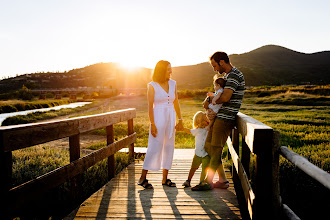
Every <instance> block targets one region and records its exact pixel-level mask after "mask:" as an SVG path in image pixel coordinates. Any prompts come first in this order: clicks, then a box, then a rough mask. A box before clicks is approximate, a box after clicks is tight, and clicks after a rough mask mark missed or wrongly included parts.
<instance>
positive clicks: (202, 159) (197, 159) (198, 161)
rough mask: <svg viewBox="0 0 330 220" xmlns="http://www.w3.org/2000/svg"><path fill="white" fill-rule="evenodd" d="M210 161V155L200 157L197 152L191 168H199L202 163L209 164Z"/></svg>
mask: <svg viewBox="0 0 330 220" xmlns="http://www.w3.org/2000/svg"><path fill="white" fill-rule="evenodd" d="M209 162H210V157H209V155H206V156H205V157H199V156H197V155H196V154H195V156H194V158H193V161H192V163H191V168H193V169H198V168H199V166H200V165H201V164H203V165H206V166H207V165H208V164H209Z"/></svg>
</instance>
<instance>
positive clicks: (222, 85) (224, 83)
mask: <svg viewBox="0 0 330 220" xmlns="http://www.w3.org/2000/svg"><path fill="white" fill-rule="evenodd" d="M214 82H215V83H216V84H218V85H220V86H221V87H222V88H225V85H226V80H225V79H224V78H222V77H218V78H214Z"/></svg>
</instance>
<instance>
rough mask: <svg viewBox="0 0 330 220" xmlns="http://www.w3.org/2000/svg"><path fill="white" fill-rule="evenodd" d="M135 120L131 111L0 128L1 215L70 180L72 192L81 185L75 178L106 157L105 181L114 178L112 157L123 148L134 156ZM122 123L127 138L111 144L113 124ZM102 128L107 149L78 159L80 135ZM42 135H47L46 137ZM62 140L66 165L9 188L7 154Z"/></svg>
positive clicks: (10, 154)
mask: <svg viewBox="0 0 330 220" xmlns="http://www.w3.org/2000/svg"><path fill="white" fill-rule="evenodd" d="M135 117H136V110H135V109H134V108H131V109H124V110H119V111H114V112H108V113H103V114H97V115H91V116H82V117H77V118H73V119H65V120H59V121H53V122H45V123H33V124H27V125H15V126H7V127H1V128H0V145H1V148H0V162H1V166H0V176H1V179H2V181H1V182H0V184H1V186H0V187H1V194H2V195H3V196H2V198H3V199H4V201H3V202H4V204H5V205H4V206H2V208H1V209H2V210H1V213H10V212H12V210H15V209H16V208H19V207H21V206H22V205H24V202H27V201H29V200H31V198H33V197H34V196H36V195H40V194H42V193H43V192H44V191H46V190H48V189H50V188H53V187H56V186H58V185H60V184H61V183H64V182H65V181H67V180H73V181H74V184H73V185H72V187H73V190H72V191H75V188H76V187H77V186H79V185H81V182H79V180H78V179H76V178H75V177H76V176H78V175H80V174H82V173H83V172H84V171H85V170H87V169H88V168H89V167H91V166H93V165H94V164H96V163H97V162H99V161H101V160H103V159H105V158H108V179H111V178H112V177H114V174H115V161H114V154H115V153H116V152H118V151H119V150H120V149H122V148H123V147H125V146H129V157H133V156H134V142H135V141H136V133H135V132H134V129H133V118H135ZM122 121H127V122H128V133H127V134H128V136H127V137H125V138H123V139H121V140H119V141H116V142H114V135H113V124H116V123H119V122H122ZM102 127H105V128H106V133H107V146H105V147H103V148H101V149H99V150H97V151H94V152H93V153H90V154H88V155H86V156H84V157H82V158H80V140H79V139H80V138H79V137H80V133H83V132H87V131H91V130H95V129H98V128H102ZM62 129H63V130H62ZM38 131H39V132H42V134H43V135H42V136H40V135H38V133H37V134H35V133H36V132H38ZM54 131H58V133H55V135H54V133H53V132H54ZM46 134H48V136H47V135H46ZM17 136H21V138H17ZM15 137H16V139H15ZM32 137H35V139H36V140H30V138H32ZM64 137H69V145H70V164H68V165H65V166H63V167H60V168H57V169H55V170H53V171H51V172H48V173H46V174H44V175H41V176H39V177H37V178H35V179H33V180H30V181H28V182H25V183H23V184H21V185H19V186H16V187H14V188H11V175H12V152H11V151H13V150H17V149H22V148H26V147H30V146H34V145H36V144H40V143H45V142H49V141H53V140H57V139H61V138H64ZM14 141H17V142H18V143H20V144H22V146H20V145H19V144H15V143H14V144H13V143H12V142H14ZM24 141H27V143H24Z"/></svg>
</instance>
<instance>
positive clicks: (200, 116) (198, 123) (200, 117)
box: [193, 111, 205, 128]
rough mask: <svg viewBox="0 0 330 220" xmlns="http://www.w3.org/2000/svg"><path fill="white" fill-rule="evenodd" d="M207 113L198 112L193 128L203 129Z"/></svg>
mask: <svg viewBox="0 0 330 220" xmlns="http://www.w3.org/2000/svg"><path fill="white" fill-rule="evenodd" d="M204 115H205V113H204V112H202V111H198V112H196V114H195V115H194V118H193V128H201V127H202V122H203V120H204Z"/></svg>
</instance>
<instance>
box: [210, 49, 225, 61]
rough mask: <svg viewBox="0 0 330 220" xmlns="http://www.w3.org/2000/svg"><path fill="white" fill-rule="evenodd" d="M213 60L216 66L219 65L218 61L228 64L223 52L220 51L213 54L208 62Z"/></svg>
mask: <svg viewBox="0 0 330 220" xmlns="http://www.w3.org/2000/svg"><path fill="white" fill-rule="evenodd" d="M211 60H214V61H215V62H217V63H218V64H219V63H220V60H223V61H225V63H229V57H228V55H227V54H226V53H225V52H222V51H218V52H215V53H214V54H213V55H212V56H211V57H210V61H211Z"/></svg>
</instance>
